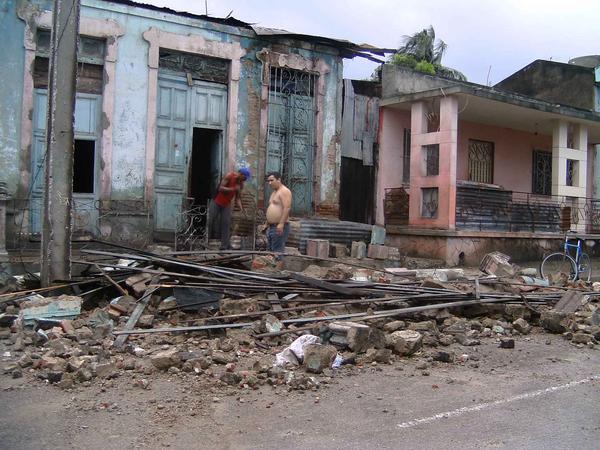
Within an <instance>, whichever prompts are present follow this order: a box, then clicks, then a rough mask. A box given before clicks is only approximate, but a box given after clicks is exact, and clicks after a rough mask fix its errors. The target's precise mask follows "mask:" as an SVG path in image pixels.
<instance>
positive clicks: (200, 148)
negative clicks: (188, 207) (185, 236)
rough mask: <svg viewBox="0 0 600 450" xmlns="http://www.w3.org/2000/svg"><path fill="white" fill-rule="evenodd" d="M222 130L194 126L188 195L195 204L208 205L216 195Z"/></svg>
mask: <svg viewBox="0 0 600 450" xmlns="http://www.w3.org/2000/svg"><path fill="white" fill-rule="evenodd" d="M221 140H222V132H221V131H220V130H211V129H207V128H194V137H193V140H192V155H191V156H192V159H191V164H190V171H189V182H188V197H189V198H190V199H192V200H193V205H194V206H203V205H206V204H207V202H208V200H209V199H211V198H213V197H214V196H215V195H216V193H217V192H216V191H217V186H218V184H219V181H220V177H221Z"/></svg>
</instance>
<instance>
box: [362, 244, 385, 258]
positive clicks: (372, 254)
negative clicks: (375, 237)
mask: <svg viewBox="0 0 600 450" xmlns="http://www.w3.org/2000/svg"><path fill="white" fill-rule="evenodd" d="M389 255H390V250H389V247H386V246H385V245H376V244H371V245H369V251H368V253H367V256H368V257H369V258H371V259H388V257H389Z"/></svg>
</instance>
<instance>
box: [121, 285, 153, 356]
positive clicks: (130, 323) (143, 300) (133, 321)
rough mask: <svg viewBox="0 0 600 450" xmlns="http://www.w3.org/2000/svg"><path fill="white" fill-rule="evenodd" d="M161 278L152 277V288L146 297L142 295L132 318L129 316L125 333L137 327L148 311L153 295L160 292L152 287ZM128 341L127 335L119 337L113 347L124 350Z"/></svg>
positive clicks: (149, 288) (148, 289)
mask: <svg viewBox="0 0 600 450" xmlns="http://www.w3.org/2000/svg"><path fill="white" fill-rule="evenodd" d="M159 278H160V277H159V275H154V276H153V277H152V279H151V280H150V286H148V288H147V289H146V291H145V292H144V295H142V297H141V298H140V300H139V301H138V303H137V305H135V309H134V310H133V313H131V316H129V320H127V323H126V324H125V328H124V331H127V330H133V327H135V325H136V324H137V321H138V320H139V318H140V317H141V315H142V313H143V312H144V310H145V309H146V306H148V303H149V302H150V298H152V294H153V293H154V292H155V291H157V290H158V288H157V287H152V285H153V284H156V283H158V281H159ZM115 334H116V333H115ZM127 339H128V335H127V334H123V335H121V336H118V337H117V339H115V342H114V343H113V347H115V348H116V349H121V348H123V346H124V345H125V342H127Z"/></svg>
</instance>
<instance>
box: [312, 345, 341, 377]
mask: <svg viewBox="0 0 600 450" xmlns="http://www.w3.org/2000/svg"><path fill="white" fill-rule="evenodd" d="M336 356H337V350H336V348H335V347H334V346H333V345H321V344H309V345H307V346H306V347H305V349H304V367H305V368H306V371H307V372H313V373H321V372H323V370H324V369H329V368H331V364H332V363H333V361H334V360H335V357H336Z"/></svg>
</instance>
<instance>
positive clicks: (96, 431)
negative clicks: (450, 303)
mask: <svg viewBox="0 0 600 450" xmlns="http://www.w3.org/2000/svg"><path fill="white" fill-rule="evenodd" d="M446 350H447V349H446ZM451 350H452V351H454V352H456V354H457V355H461V354H467V355H469V357H468V359H467V361H466V362H464V363H454V364H445V363H437V362H433V363H431V362H429V363H424V360H425V358H424V357H423V356H421V357H418V358H411V359H401V360H398V361H395V362H394V364H393V365H380V366H367V367H363V368H358V367H349V368H347V369H342V370H340V371H339V372H337V373H335V374H334V375H333V376H332V377H331V378H329V379H327V378H321V382H322V383H323V384H322V387H321V388H320V389H318V390H314V391H288V389H287V387H285V386H281V387H277V388H272V387H270V386H263V387H262V388H260V389H258V390H240V389H238V388H228V387H217V386H215V385H214V383H213V384H211V385H208V386H207V385H196V384H195V381H193V379H190V378H187V377H183V376H169V375H166V374H155V375H152V377H151V378H150V380H151V381H150V383H151V385H150V387H151V388H150V389H148V390H141V389H139V388H136V387H134V381H135V377H136V375H134V374H132V375H124V376H122V377H120V378H118V379H116V380H114V381H111V382H110V383H107V384H105V385H104V386H102V385H99V384H98V383H96V384H94V385H92V386H91V387H87V388H86V387H81V388H77V389H76V390H73V391H62V390H60V389H58V388H56V387H53V386H48V385H44V384H42V383H40V382H37V381H32V380H30V379H27V378H22V379H18V380H11V379H9V378H7V377H6V376H2V377H0V387H1V388H2V390H1V391H0V404H1V405H2V406H1V407H0V448H6V449H20V448H23V449H29V448H44V449H55V448H56V449H59V448H60V449H65V448H86V449H113V448H114V449H124V448H152V449H154V448H156V449H162V448H167V447H168V448H176V449H191V448H192V449H193V448H199V449H200V448H207V449H238V448H239V449H288V448H289V449H338V448H339V449H371V448H382V449H404V448H406V449H461V450H464V449H557V450H558V449H560V450H563V449H578V450H579V449H581V450H583V449H590V450H591V449H594V450H595V449H598V448H600V445H599V443H600V351H599V350H598V349H596V348H588V347H583V348H577V347H575V346H573V345H571V344H570V343H569V342H568V341H565V340H564V339H563V338H562V337H560V336H554V335H546V334H538V335H534V336H531V337H523V336H521V337H517V338H516V347H515V348H514V349H500V348H498V344H497V342H496V341H495V340H494V339H489V340H487V341H485V342H484V343H483V345H480V346H475V347H461V346H457V345H455V346H453V347H452V349H451ZM137 378H139V376H137ZM107 405H108V406H107Z"/></svg>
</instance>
